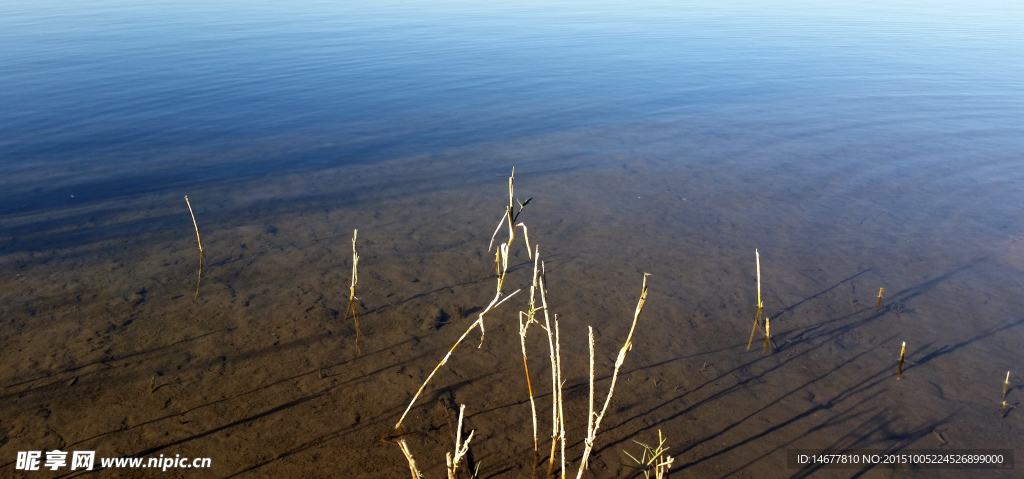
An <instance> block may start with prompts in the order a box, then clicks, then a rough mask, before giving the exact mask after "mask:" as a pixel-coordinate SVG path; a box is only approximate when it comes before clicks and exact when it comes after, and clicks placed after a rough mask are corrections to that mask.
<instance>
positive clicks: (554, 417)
mask: <svg viewBox="0 0 1024 479" xmlns="http://www.w3.org/2000/svg"><path fill="white" fill-rule="evenodd" d="M540 265H541V266H540V267H541V271H543V270H544V262H543V261H542V262H541V263H540ZM537 285H538V288H539V289H540V301H541V309H543V310H544V325H543V326H542V327H543V328H544V331H546V332H547V334H548V351H549V353H550V355H551V356H550V357H551V454H550V455H548V476H550V475H551V474H553V473H554V472H555V448H556V447H557V446H558V439H559V432H558V416H559V414H558V404H559V402H560V400H561V398H560V396H561V393H562V388H560V387H559V377H558V359H557V358H556V354H557V349H556V347H555V335H554V331H555V330H554V329H553V328H552V327H551V318H550V317H549V316H548V300H547V295H546V293H545V291H546V288H545V287H544V274H543V273H542V274H541V276H540V278H538V279H537ZM555 321H556V324H557V321H558V318H557V317H556V318H555Z"/></svg>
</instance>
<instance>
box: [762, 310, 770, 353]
mask: <svg viewBox="0 0 1024 479" xmlns="http://www.w3.org/2000/svg"><path fill="white" fill-rule="evenodd" d="M771 321H772V319H771V318H764V346H763V347H761V354H764V353H766V352H768V346H769V345H770V344H771V340H772V322H771Z"/></svg>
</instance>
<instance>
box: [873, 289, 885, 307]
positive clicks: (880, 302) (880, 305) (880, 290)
mask: <svg viewBox="0 0 1024 479" xmlns="http://www.w3.org/2000/svg"><path fill="white" fill-rule="evenodd" d="M882 291H885V288H878V307H877V308H875V309H882Z"/></svg>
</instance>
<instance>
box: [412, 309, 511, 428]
mask: <svg viewBox="0 0 1024 479" xmlns="http://www.w3.org/2000/svg"><path fill="white" fill-rule="evenodd" d="M518 292H519V290H518V289H517V290H516V291H515V292H513V293H512V294H510V295H508V296H505V298H504V299H502V300H501V301H498V298H500V297H501V293H500V292H499V294H496V295H494V299H493V300H491V304H489V305H487V308H486V309H484V310H483V311H481V312H480V316H478V317H477V319H476V321H474V322H473V324H471V325H469V328H467V329H466V332H464V333H462V336H459V340H458V341H455V344H454V345H453V346H452V348H451V349H449V350H448V353H447V354H445V355H444V359H442V360H441V362H440V363H438V364H437V366H436V367H434V370H433V371H431V372H430V375H429V376H427V379H426V380H425V381H423V385H422V386H420V389H419V390H418V391H416V395H415V396H413V397H412V401H409V406H408V407H406V408H405V412H403V413H402V417H401V418H399V419H398V422H397V423H395V429H398V428H399V427H401V426H402V421H404V420H405V416H406V415H408V414H409V410H410V409H412V405H413V404H415V403H416V400H417V399H419V397H420V394H423V389H424V388H426V387H427V383H429V382H430V380H431V379H432V378H433V377H434V374H436V373H437V370H438V369H441V366H444V365H445V363H447V362H448V358H450V357H451V356H452V352H454V351H455V348H457V347H459V344H462V341H463V340H464V339H466V336H469V333H470V331H473V328H475V327H477V326H479V327H480V329H481V330H482V329H483V323H484V315H485V314H487V313H489V312H490V311H491V310H492V309H494V308H497V307H498V306H500V305H501V303H504V302H505V301H508V300H509V298H511V297H513V296H515V295H516V293H518Z"/></svg>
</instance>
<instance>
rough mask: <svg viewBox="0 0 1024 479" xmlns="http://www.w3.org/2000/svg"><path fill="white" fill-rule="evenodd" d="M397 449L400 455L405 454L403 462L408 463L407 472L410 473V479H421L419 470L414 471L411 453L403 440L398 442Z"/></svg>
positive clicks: (414, 462) (414, 466) (414, 465)
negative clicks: (400, 452)
mask: <svg viewBox="0 0 1024 479" xmlns="http://www.w3.org/2000/svg"><path fill="white" fill-rule="evenodd" d="M398 448H399V449H401V450H402V454H405V460H406V461H409V472H411V473H412V479H422V477H423V476H422V475H421V474H420V471H419V469H416V461H414V460H413V458H412V453H411V452H409V446H407V445H406V444H405V439H399V440H398Z"/></svg>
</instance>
